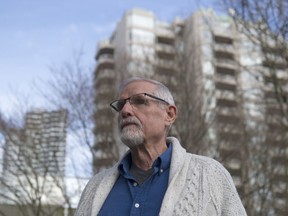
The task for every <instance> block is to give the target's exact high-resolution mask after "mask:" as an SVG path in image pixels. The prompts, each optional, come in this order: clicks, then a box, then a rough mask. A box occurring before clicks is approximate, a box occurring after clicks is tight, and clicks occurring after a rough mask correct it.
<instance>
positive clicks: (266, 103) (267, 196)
mask: <svg viewBox="0 0 288 216" xmlns="http://www.w3.org/2000/svg"><path fill="white" fill-rule="evenodd" d="M272 51H274V52H272ZM267 52H268V53H269V52H270V54H269V55H268V56H269V57H271V56H272V57H273V58H272V59H267ZM271 52H272V54H271ZM275 53H276V54H277V52H275V49H273V44H272V45H271V44H270V45H269V46H268V45H267V48H266V49H265V48H263V46H259V45H256V44H254V43H252V41H251V40H249V38H248V37H247V35H245V34H244V33H243V32H241V29H239V28H236V26H235V24H234V23H233V21H232V20H231V19H230V18H228V17H225V16H217V15H216V14H215V13H214V12H213V11H212V10H204V11H198V12H195V13H193V14H192V15H191V16H190V17H188V18H185V19H175V20H174V21H173V22H171V23H167V22H161V21H159V20H158V19H157V18H156V17H155V15H154V14H153V13H152V12H149V11H144V10H140V9H134V10H131V11H128V12H126V13H125V15H124V16H123V18H122V19H121V21H120V22H119V23H118V25H117V26H116V28H115V31H114V32H113V34H112V35H111V37H110V39H108V40H106V41H102V42H100V43H99V46H98V51H97V54H96V60H97V67H96V69H95V76H94V79H95V80H94V84H95V93H96V96H95V114H94V120H95V125H96V126H95V130H94V134H95V152H96V155H98V156H99V157H98V158H97V157H96V159H95V161H94V168H95V171H96V172H97V171H99V170H100V169H101V168H103V167H109V166H112V165H113V164H114V163H115V161H116V160H118V159H119V157H120V156H121V155H123V153H124V152H125V147H123V145H121V142H120V140H119V138H118V136H117V124H116V119H115V116H116V115H114V114H113V112H112V111H111V109H110V107H109V103H110V102H111V101H112V100H114V99H115V98H116V97H117V89H116V88H117V86H118V85H119V83H120V82H121V81H122V80H124V79H125V78H128V77H131V76H140V77H148V78H153V79H156V80H159V81H161V82H163V83H164V84H166V85H167V86H168V87H169V88H170V89H171V91H172V93H173V94H175V95H174V96H175V99H176V104H177V106H178V108H179V116H178V119H177V121H176V122H175V126H174V127H173V130H172V131H171V133H172V134H173V135H175V136H177V137H178V138H179V139H180V140H181V142H182V145H183V146H184V147H186V149H187V150H188V151H190V152H192V153H198V154H203V155H208V156H210V157H213V158H215V159H217V160H219V161H220V162H221V163H222V164H223V165H224V166H225V167H226V168H227V169H228V171H229V172H230V173H231V174H232V177H233V179H234V182H235V184H236V187H237V189H238V191H239V193H240V195H241V197H243V202H244V203H245V206H246V207H247V208H249V209H253V210H251V212H249V215H261V211H262V210H261V209H265V211H266V210H267V209H268V210H269V211H268V215H270V214H271V215H274V214H277V215H285V211H287V206H288V205H287V204H288V203H287V202H288V190H287V189H288V185H287V184H288V183H287V182H288V181H287V178H288V170H287V167H288V166H287V165H288V160H287V158H288V155H287V154H288V143H287V140H288V139H287V135H288V132H287V128H286V130H285V128H284V127H283V126H282V124H281V120H280V121H279V118H280V116H281V115H279V114H280V113H281V112H280V110H279V107H278V105H279V104H278V103H277V97H276V96H275V93H274V92H273V85H272V79H273V76H272V75H273V74H271V70H274V71H275V73H277V74H280V78H281V80H282V82H283V83H286V85H284V87H285V88H286V89H287V83H288V77H287V74H288V73H287V62H286V64H285V59H281V57H280V56H276V57H275V55H276V54H275ZM272 60H273V61H272ZM283 61H284V63H283ZM271 62H274V63H273V64H272V63H271ZM275 65H276V67H275ZM272 66H273V67H272ZM275 73H274V74H275ZM277 76H278V75H277ZM259 80H260V82H259ZM271 176H273V177H271ZM285 206H286V207H285ZM283 209H284V210H283Z"/></svg>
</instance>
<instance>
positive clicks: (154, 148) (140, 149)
mask: <svg viewBox="0 0 288 216" xmlns="http://www.w3.org/2000/svg"><path fill="white" fill-rule="evenodd" d="M167 148H168V147H167V145H166V142H161V143H158V144H151V145H147V144H146V145H145V144H143V145H140V146H137V147H135V148H133V149H131V155H132V163H133V164H134V165H136V166H137V167H139V168H140V169H142V170H149V169H150V168H151V167H152V165H153V163H154V161H155V160H156V159H157V158H158V157H159V156H160V155H161V154H162V153H163V152H165V151H166V150H167Z"/></svg>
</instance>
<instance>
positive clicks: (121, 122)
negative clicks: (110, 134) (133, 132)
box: [119, 117, 142, 130]
mask: <svg viewBox="0 0 288 216" xmlns="http://www.w3.org/2000/svg"><path fill="white" fill-rule="evenodd" d="M128 124H135V125H136V126H138V127H139V128H142V124H141V122H140V121H139V120H138V119H137V118H135V117H129V118H125V119H120V120H119V129H120V130H122V129H123V127H125V125H128Z"/></svg>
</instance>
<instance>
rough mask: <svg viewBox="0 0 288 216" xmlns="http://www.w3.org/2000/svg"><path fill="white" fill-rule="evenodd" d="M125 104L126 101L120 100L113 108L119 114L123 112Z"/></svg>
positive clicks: (113, 104)
mask: <svg viewBox="0 0 288 216" xmlns="http://www.w3.org/2000/svg"><path fill="white" fill-rule="evenodd" d="M125 103H126V100H123V99H121V100H118V101H115V102H114V103H112V106H113V108H114V109H115V110H116V111H118V112H119V111H121V110H122V108H123V107H124V105H125Z"/></svg>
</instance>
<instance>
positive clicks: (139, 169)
mask: <svg viewBox="0 0 288 216" xmlns="http://www.w3.org/2000/svg"><path fill="white" fill-rule="evenodd" d="M110 105H111V107H112V108H113V109H114V110H116V111H117V112H118V126H119V132H120V137H121V140H122V142H123V143H124V144H125V145H126V146H128V147H129V149H130V150H129V151H128V152H127V153H126V154H125V155H124V157H123V158H122V159H121V160H120V161H119V162H118V163H117V164H116V165H115V166H114V167H112V168H110V169H108V170H105V171H103V172H101V173H99V174H97V175H95V176H94V177H93V178H92V179H91V180H90V181H89V183H88V184H87V186H86V188H85V190H84V191H83V194H82V196H81V199H80V202H79V205H78V208H77V210H76V213H75V215H77V216H86V215H87V216H88V215H89V216H90V215H93V216H96V215H100V216H101V215H120V216H127V215H142V216H153V215H163V216H169V215H179V216H185V215H198V216H202V215H207V216H208V215H209V216H212V215H219V216H220V215H222V216H223V215H231V216H232V215H233V216H237V215H241V216H243V215H246V212H245V209H244V207H243V205H242V203H241V201H240V198H239V196H238V193H237V191H236V189H235V186H234V184H233V181H232V179H231V176H230V174H229V173H228V172H227V171H226V170H225V169H224V167H223V166H222V165H220V164H219V163H218V162H216V161H215V160H213V159H210V158H207V157H203V156H198V155H193V154H190V153H187V152H186V150H185V149H184V148H183V147H181V145H180V143H179V141H178V140H177V139H176V138H173V137H167V134H168V131H169V129H170V127H171V125H172V124H173V122H174V121H175V119H176V115H177V108H176V106H175V103H174V100H173V97H172V95H171V93H170V91H169V90H168V88H167V87H166V86H164V85H163V84H162V83H160V82H157V81H155V80H150V79H144V78H131V79H129V80H126V81H125V82H124V83H123V84H122V85H121V86H120V89H119V99H117V100H115V101H114V102H112V103H111V104H110ZM185 124H187V123H185Z"/></svg>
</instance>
